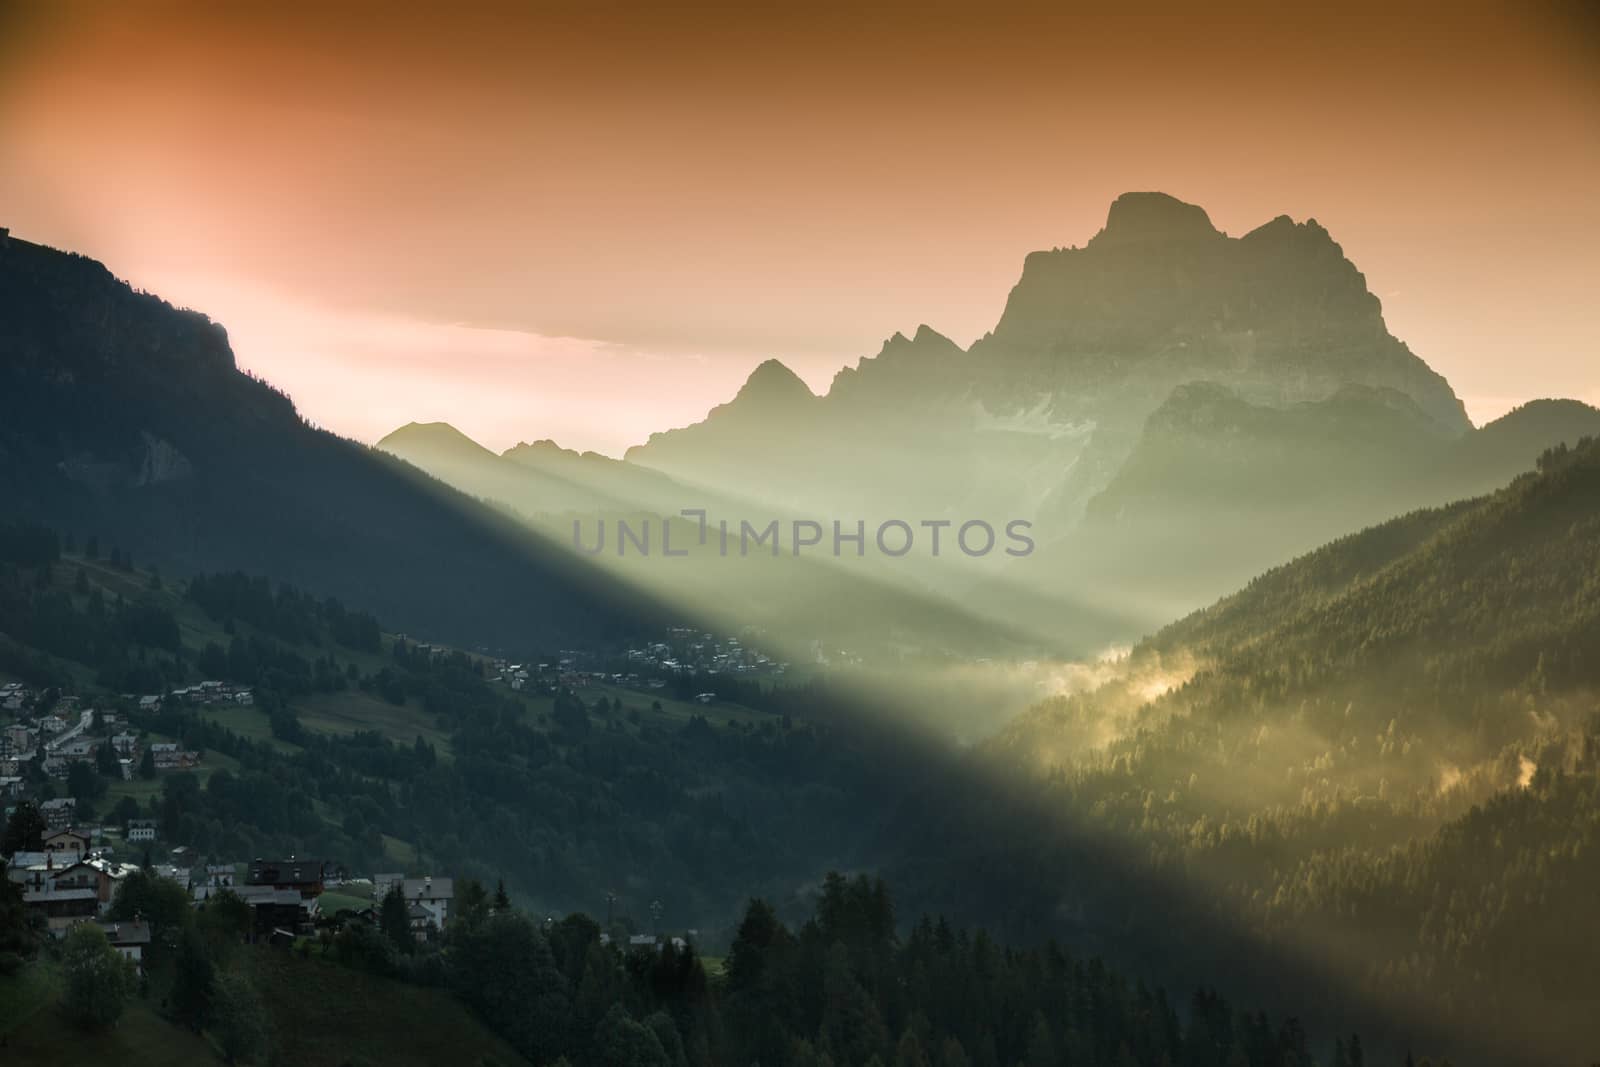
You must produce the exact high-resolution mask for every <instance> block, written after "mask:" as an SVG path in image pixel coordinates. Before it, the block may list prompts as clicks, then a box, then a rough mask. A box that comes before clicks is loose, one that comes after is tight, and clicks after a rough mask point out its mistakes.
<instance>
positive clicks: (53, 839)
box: [44, 829, 90, 860]
mask: <svg viewBox="0 0 1600 1067" xmlns="http://www.w3.org/2000/svg"><path fill="white" fill-rule="evenodd" d="M89 845H90V838H89V835H88V834H85V833H80V832H78V831H77V830H70V829H68V830H52V831H51V832H50V833H47V834H45V835H44V850H45V851H46V852H54V853H56V854H57V855H58V856H60V855H62V854H68V855H71V856H72V857H73V858H74V859H80V860H81V859H83V858H84V857H85V856H86V855H87V854H88V852H89Z"/></svg>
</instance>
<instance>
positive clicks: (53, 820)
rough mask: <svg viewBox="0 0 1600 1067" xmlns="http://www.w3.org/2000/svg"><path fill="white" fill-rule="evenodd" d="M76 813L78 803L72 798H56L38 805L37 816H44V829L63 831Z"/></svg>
mask: <svg viewBox="0 0 1600 1067" xmlns="http://www.w3.org/2000/svg"><path fill="white" fill-rule="evenodd" d="M77 811H78V802H77V801H76V800H75V799H73V798H72V797H57V798H56V799H54V800H47V801H45V802H44V803H43V804H40V805H39V814H41V815H43V816H44V824H45V827H46V828H47V829H50V830H65V829H66V828H67V827H69V826H71V825H72V823H73V821H74V820H73V816H75V815H76V814H77Z"/></svg>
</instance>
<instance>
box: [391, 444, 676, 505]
mask: <svg viewBox="0 0 1600 1067" xmlns="http://www.w3.org/2000/svg"><path fill="white" fill-rule="evenodd" d="M374 447H375V448H377V449H379V450H380V451H383V452H387V453H389V454H390V455H394V456H398V457H399V458H401V459H403V460H405V461H406V462H407V463H410V464H411V465H412V466H414V467H417V468H418V469H420V470H423V471H426V472H427V473H429V474H431V475H433V476H434V477H435V478H438V479H440V480H441V481H444V482H448V483H449V484H450V485H453V486H455V487H456V488H457V489H460V490H461V491H462V492H464V493H469V494H471V495H472V496H476V497H479V498H481V499H483V500H486V501H489V502H492V503H495V504H498V505H500V506H502V507H504V508H506V509H509V510H511V511H514V512H516V513H518V514H520V515H525V516H533V515H543V516H554V515H564V514H566V513H569V512H577V513H580V514H582V515H585V516H593V515H595V514H598V513H601V512H613V511H621V512H635V511H643V512H647V513H652V514H655V513H659V512H662V511H665V512H667V513H668V514H676V513H677V511H678V509H680V508H682V507H686V506H688V504H686V503H685V502H686V501H691V500H692V497H691V494H690V493H689V492H688V491H687V490H685V489H683V488H682V487H680V486H678V485H676V484H674V483H673V482H672V480H671V479H669V478H667V477H665V476H664V475H661V474H659V473H657V472H655V471H651V470H646V469H644V468H641V467H634V466H632V465H631V464H627V463H623V462H620V461H618V460H614V459H609V458H607V457H605V456H601V455H598V454H596V453H593V452H590V453H585V454H582V455H580V454H579V453H577V452H572V451H569V450H567V449H563V448H560V447H559V446H557V445H556V444H555V443H554V442H552V441H540V442H537V443H535V444H531V445H530V444H518V445H516V446H514V447H512V448H510V449H507V450H506V451H505V452H504V453H503V454H500V455H496V454H495V453H494V452H491V451H490V450H489V449H487V448H484V447H483V446H482V445H480V444H478V443H477V442H476V441H474V440H472V439H471V438H469V437H467V436H466V435H465V434H463V433H462V432H461V431H460V430H457V429H456V428H455V427H454V426H451V425H449V424H448V423H443V422H430V423H415V422H413V423H408V424H406V425H405V426H402V427H400V428H399V429H398V430H395V431H394V432H393V433H390V434H389V435H387V436H386V437H384V438H383V439H382V440H380V441H379V442H378V443H377V444H376V445H375V446H374Z"/></svg>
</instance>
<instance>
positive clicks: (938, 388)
mask: <svg viewBox="0 0 1600 1067" xmlns="http://www.w3.org/2000/svg"><path fill="white" fill-rule="evenodd" d="M762 373H764V374H770V373H772V371H771V361H769V362H768V364H764V365H763V368H762ZM752 377H754V376H752ZM1197 380H1209V381H1214V382H1217V383H1218V384H1220V385H1223V386H1225V387H1227V388H1228V389H1230V390H1232V391H1234V392H1235V393H1237V394H1238V395H1239V396H1240V397H1241V398H1243V399H1245V400H1248V401H1251V402H1253V403H1257V404H1271V405H1278V406H1285V405H1291V404H1295V403H1303V402H1314V401H1321V400H1325V399H1327V398H1328V397H1331V396H1333V395H1334V394H1335V393H1337V392H1338V391H1339V390H1340V389H1342V388H1343V387H1345V386H1347V385H1361V386H1367V387H1369V388H1373V389H1390V390H1394V391H1396V392H1399V393H1403V394H1405V395H1406V396H1408V397H1410V398H1411V399H1412V400H1413V401H1414V402H1415V404H1416V407H1417V410H1418V411H1419V412H1420V413H1421V414H1422V415H1423V416H1424V418H1425V419H1426V420H1427V421H1429V422H1431V423H1433V424H1435V425H1436V426H1437V428H1438V430H1439V431H1440V432H1441V433H1444V434H1459V433H1464V432H1466V431H1467V430H1468V429H1469V428H1470V423H1469V422H1468V420H1467V418H1466V415H1465V412H1464V410H1463V408H1462V405H1461V403H1460V401H1459V399H1457V398H1456V396H1455V394H1454V393H1453V392H1452V391H1451V389H1450V387H1449V384H1448V383H1447V382H1445V381H1444V379H1443V378H1441V377H1440V376H1439V375H1438V374H1436V373H1434V372H1433V371H1432V370H1431V369H1430V368H1428V367H1427V365H1426V364H1424V363H1423V362H1422V361H1421V360H1420V359H1418V358H1417V357H1416V356H1415V355H1414V354H1412V353H1411V352H1410V350H1409V349H1407V348H1406V346H1405V345H1404V344H1403V343H1402V342H1400V341H1398V340H1397V339H1395V338H1394V337H1393V336H1392V335H1391V334H1389V332H1388V330H1387V328H1386V326H1385V325H1384V322H1383V316H1382V309H1381V306H1380V304H1379V302H1378V299H1377V298H1376V297H1375V296H1373V295H1372V293H1371V292H1370V291H1369V290H1368V289H1367V286H1366V281H1365V279H1364V277H1363V276H1362V275H1361V273H1360V272H1359V271H1358V270H1357V269H1356V268H1355V266H1354V265H1353V264H1351V263H1350V262H1349V260H1347V259H1346V258H1345V257H1344V254H1343V251H1342V249H1340V247H1339V245H1338V244H1336V243H1335V242H1334V241H1333V239H1332V237H1331V236H1330V235H1329V234H1328V232H1327V231H1326V230H1325V229H1323V228H1322V227H1321V226H1320V225H1318V224H1317V223H1316V222H1315V221H1314V220H1311V221H1307V222H1304V223H1295V222H1293V221H1292V220H1290V219H1288V218H1287V217H1284V216H1280V217H1279V218H1276V219H1274V220H1272V221H1271V222H1268V223H1266V224H1265V225H1263V226H1261V227H1259V228H1257V229H1256V230H1253V231H1251V232H1250V233H1248V234H1246V235H1244V236H1243V237H1239V238H1233V237H1228V236H1226V235H1224V234H1222V233H1220V232H1218V231H1217V230H1216V229H1215V228H1214V227H1213V226H1212V225H1211V223H1210V220H1209V218H1208V217H1207V216H1206V214H1205V212H1204V210H1203V209H1201V208H1199V207H1197V206H1195V205H1192V204H1185V203H1182V202H1181V201H1178V200H1176V199H1174V198H1172V197H1170V196H1167V195H1165V194H1161V193H1129V194H1125V195H1123V196H1122V197H1119V198H1118V199H1117V200H1116V201H1115V202H1114V203H1113V204H1112V206H1111V209H1110V211H1109V213H1108V216H1107V221H1106V226H1105V227H1104V228H1103V229H1102V230H1101V231H1100V232H1099V233H1098V234H1096V235H1095V236H1094V237H1093V238H1092V239H1091V240H1090V241H1089V242H1088V244H1087V245H1086V246H1085V247H1083V248H1067V249H1054V250H1050V251H1043V252H1035V253H1033V254H1031V255H1029V256H1028V257H1027V259H1026V261H1025V263H1024V266H1023V271H1022V276H1021V278H1020V280H1019V281H1018V283H1017V285H1016V286H1015V287H1014V288H1013V289H1012V291H1011V294H1010V297H1009V298H1008V300H1007V303H1006V307H1005V310H1004V312H1003V314H1002V315H1001V317H1000V319H999V321H998V323H997V324H996V326H995V328H994V330H993V331H992V332H990V333H989V334H987V335H985V336H984V337H982V338H980V339H979V340H978V341H976V342H975V343H974V344H973V345H972V346H971V347H970V349H966V350H963V349H961V348H960V346H958V345H956V344H954V343H953V342H952V341H950V340H949V339H948V338H945V337H943V336H942V335H940V334H939V333H937V332H936V331H934V330H933V329H931V328H929V327H927V326H923V327H921V328H920V329H918V330H917V332H916V333H915V335H914V336H913V337H910V338H907V337H905V336H904V335H902V334H896V335H895V336H894V337H892V338H890V339H889V340H888V341H887V342H885V344H884V346H883V348H882V350H881V351H880V352H879V353H878V354H877V355H875V356H872V357H869V358H866V359H863V360H861V361H859V362H858V363H857V365H856V366H854V367H849V368H846V369H844V370H841V371H840V372H839V373H838V374H837V375H836V376H835V378H834V381H833V384H832V386H831V388H830V389H829V391H828V393H827V394H825V395H824V396H822V397H819V398H816V399H815V400H813V399H812V398H811V397H810V395H809V391H806V393H805V394H804V395H803V396H802V395H801V394H799V393H798V392H796V393H793V394H790V395H787V396H784V397H783V398H782V402H780V403H774V404H772V405H770V406H766V407H765V408H764V411H763V415H764V417H765V418H766V419H767V420H768V421H769V423H770V424H768V425H764V426H760V425H757V423H758V420H755V419H750V420H743V419H741V420H734V419H733V418H732V417H731V416H732V413H733V412H735V411H739V410H742V409H743V407H744V405H742V404H741V403H740V401H739V398H735V400H734V401H732V402H730V403H729V404H727V405H723V407H721V408H718V409H716V416H717V417H715V418H712V417H708V418H707V419H706V420H705V421H703V422H701V423H698V424H696V425H694V426H690V427H685V428H682V429H678V430H670V431H666V432H664V433H658V434H653V435H651V437H650V439H649V440H648V441H647V442H646V443H645V444H643V445H640V446H637V447H635V448H633V449H630V450H629V451H628V453H627V458H628V459H629V460H630V461H632V462H635V463H638V464H641V465H644V466H649V467H654V468H656V469H659V470H662V471H664V472H666V473H669V474H671V475H673V476H674V477H677V478H680V479H681V480H684V481H688V482H695V483H701V484H710V485H726V486H728V487H730V488H742V487H744V486H745V485H746V484H747V483H750V482H755V481H761V482H763V483H764V484H765V487H766V490H767V492H768V493H769V494H770V495H771V496H772V497H773V498H775V499H781V500H783V501H785V502H787V503H790V504H794V505H802V506H804V505H812V506H833V507H844V506H849V505H852V504H854V503H857V502H872V501H876V502H877V503H878V505H879V506H880V507H883V508H899V509H902V510H903V509H904V508H906V507H914V508H918V509H920V510H924V511H926V510H929V509H930V508H931V509H934V512H935V513H939V514H943V513H947V512H950V511H952V510H953V509H957V508H962V507H966V508H971V507H996V508H1003V509H1005V510H1006V511H1007V512H1008V513H1011V514H1015V515H1021V516H1032V515H1033V514H1035V513H1036V511H1037V510H1038V509H1039V508H1040V506H1041V505H1042V504H1044V502H1045V501H1046V500H1050V501H1052V506H1053V507H1054V508H1055V511H1054V512H1052V514H1051V517H1052V518H1053V519H1058V520H1063V521H1066V522H1069V523H1070V522H1075V521H1076V520H1077V518H1078V516H1079V515H1080V514H1081V509H1082V508H1083V506H1084V505H1085V504H1086V503H1087V501H1088V500H1089V498H1090V497H1092V496H1093V495H1094V493H1096V492H1098V491H1099V490H1100V489H1102V488H1104V487H1105V485H1106V484H1108V483H1109V481H1110V478H1111V476H1112V475H1113V474H1114V472H1115V471H1116V470H1117V469H1118V468H1119V467H1120V465H1121V463H1122V461H1123V460H1124V459H1125V458H1126V457H1127V455H1128V454H1129V453H1130V452H1131V451H1132V448H1133V445H1134V442H1135V441H1136V440H1137V437H1138V435H1139V432H1140V430H1141V428H1142V426H1143V423H1144V420H1145V419H1146V418H1147V417H1148V416H1149V415H1150V414H1151V413H1152V412H1153V411H1155V410H1156V409H1157V408H1158V407H1159V406H1160V405H1161V404H1162V403H1163V402H1164V401H1165V400H1166V398H1167V397H1168V396H1169V395H1171V393H1172V391H1173V390H1174V389H1176V388H1178V387H1180V386H1183V385H1185V384H1187V383H1189V382H1192V381H1197ZM742 392H743V391H742ZM797 455H803V456H804V459H803V461H796V460H795V458H794V457H796V456H797ZM921 465H937V466H938V467H939V469H940V477H938V478H937V479H929V478H928V477H926V476H925V475H924V474H923V473H922V472H921V471H919V470H918V469H917V468H918V467H919V466H921ZM755 472H759V477H758V476H757V475H756V473H755ZM930 481H931V482H932V483H933V484H929V482H930Z"/></svg>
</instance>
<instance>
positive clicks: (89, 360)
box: [0, 238, 659, 647]
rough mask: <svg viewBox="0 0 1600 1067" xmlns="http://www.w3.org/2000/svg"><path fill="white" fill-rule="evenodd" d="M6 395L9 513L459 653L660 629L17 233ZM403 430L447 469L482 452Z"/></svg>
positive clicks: (629, 604) (1, 452)
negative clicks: (275, 584) (372, 619)
mask: <svg viewBox="0 0 1600 1067" xmlns="http://www.w3.org/2000/svg"><path fill="white" fill-rule="evenodd" d="M0 396H4V398H5V417H4V418H3V419H0V496H3V498H4V499H5V501H6V506H7V510H8V511H9V512H10V513H11V514H13V515H15V516H20V517H25V518H31V519H35V520H39V521H43V522H46V523H50V524H52V525H55V526H57V527H59V528H62V529H64V530H66V531H70V532H72V533H75V534H77V535H78V536H79V537H80V538H82V537H86V536H89V535H94V536H97V537H98V538H99V540H100V543H101V544H102V545H104V546H106V547H107V548H109V547H110V546H113V545H115V546H119V547H121V548H123V549H125V550H128V551H131V552H132V553H133V554H134V557H135V558H136V559H138V560H140V561H141V562H151V563H155V564H158V565H160V566H161V567H163V568H166V569H170V570H176V571H189V570H194V569H206V570H214V569H221V568H235V567H238V568H244V569H247V570H249V571H252V572H257V573H266V574H271V575H274V576H277V577H281V578H284V579H288V580H292V581H294V582H296V583H298V584H303V585H305V586H308V587H312V588H317V589H320V590H325V591H327V592H329V593H331V594H334V595H337V596H340V597H342V598H345V599H346V600H348V601H350V602H353V603H354V604H357V605H360V606H362V607H365V608H369V609H371V610H374V611H376V612H378V613H380V614H381V615H382V616H383V617H384V618H386V619H392V620H394V622H395V624H397V625H399V626H401V627H405V628H408V629H411V630H413V631H415V632H419V633H423V634H429V635H433V636H435V637H437V638H441V639H445V640H450V641H455V642H460V643H470V644H478V643H492V644H495V645H512V646H519V647H528V646H531V645H537V644H539V643H542V642H552V643H553V642H556V641H558V640H560V641H565V640H570V639H572V638H573V637H574V636H581V635H588V636H589V637H591V638H593V639H596V640H607V639H610V638H614V637H618V636H620V635H624V634H627V633H631V632H633V631H634V629H635V628H636V627H638V626H642V625H647V624H648V625H653V624H654V620H656V619H658V618H659V616H658V615H657V614H656V611H655V607H654V606H653V605H652V604H650V603H649V602H648V601H647V600H645V599H644V598H641V597H639V596H637V595H635V594H632V593H629V592H626V591H624V590H623V589H621V588H620V587H618V586H616V585H614V584H613V583H612V582H611V581H610V580H608V579H606V578H604V577H603V576H599V575H595V574H591V573H588V572H586V570H585V569H584V568H583V567H582V566H580V565H575V564H574V563H573V562H572V561H571V560H570V559H563V558H560V557H559V556H558V550H557V549H555V548H553V547H552V546H550V545H549V544H547V543H546V542H545V541H544V540H542V539H541V538H539V537H538V536H536V535H534V534H532V533H531V532H530V531H529V530H527V529H526V528H524V527H522V526H520V525H519V524H516V523H514V522H512V521H511V520H509V519H507V518H505V517H503V516H501V515H499V514H497V513H496V512H494V511H492V510H490V509H488V508H485V507H483V506H481V505H479V504H477V503H476V502H474V501H472V500H470V499H469V498H467V497H465V496H462V495H461V494H460V493H459V492H457V491H456V490H454V489H451V488H449V487H447V486H446V485H444V484H442V483H440V482H437V481H434V480H432V479H430V478H427V477H424V476H423V475H421V474H420V473H419V472H417V471H416V470H414V469H413V468H411V467H408V466H406V465H405V464H402V463H399V462H397V461H396V460H394V459H391V458H390V457H388V456H387V455H385V454H383V453H381V452H377V451H374V450H372V449H369V448H366V447H364V446H362V445H359V444H356V443H354V442H351V441H347V440H343V439H341V438H339V437H336V436H334V435H333V434H330V433H326V432H323V431H320V430H317V429H314V428H312V427H310V426H308V425H307V424H306V423H305V422H304V421H302V420H301V419H300V418H299V416H298V415H297V414H296V413H295V410H294V406H293V404H292V403H291V402H290V401H289V398H288V397H286V396H284V395H283V394H282V393H279V392H277V391H275V390H273V389H271V388H270V387H268V386H267V385H265V384H263V383H261V382H259V381H256V380H254V379H252V378H250V377H249V376H247V375H245V374H242V373H240V372H239V370H238V369H237V368H236V367H235V365H234V360H233V354H232V352H231V351H230V350H229V348H228V341H227V335H226V333H225V332H224V331H223V329H222V327H221V326H219V325H217V324H216V323H213V322H211V321H210V320H209V319H207V318H206V317H205V316H204V315H201V314H199V313H197V312H193V311H182V310H178V309H176V308H173V307H172V306H170V305H168V304H167V303H165V302H163V301H162V300H160V299H158V298H157V297H154V296H150V295H147V294H142V293H136V292H134V291H133V290H131V289H130V288H129V287H128V286H127V285H126V284H124V283H122V282H120V281H118V280H117V279H116V278H114V277H113V276H112V275H111V273H110V272H109V271H108V270H106V268H105V267H103V266H101V265H100V264H99V263H96V262H94V261H93V260H90V259H86V258H84V257H81V256H76V255H71V254H67V253H63V252H57V251H54V250H52V249H48V248H44V247H41V246H38V245H35V244H31V243H29V242H27V241H22V240H19V239H16V238H12V239H10V241H9V242H7V243H5V244H4V245H3V246H0ZM413 432H414V434H415V435H416V436H422V437H427V438H428V439H429V440H430V442H431V447H433V448H434V449H435V450H438V451H441V452H451V453H452V454H454V455H456V456H457V457H458V460H463V461H464V460H465V459H466V458H467V457H470V456H472V455H473V450H474V448H475V447H476V446H474V445H472V443H471V442H470V441H467V440H466V439H465V438H464V437H461V436H460V435H456V434H453V433H452V432H451V431H449V430H448V428H445V427H440V426H434V427H415V428H413Z"/></svg>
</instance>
